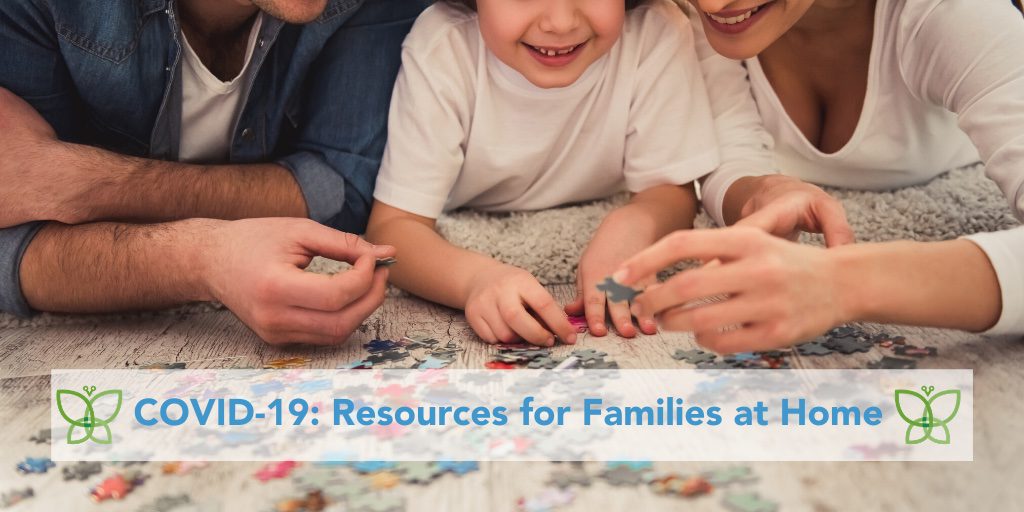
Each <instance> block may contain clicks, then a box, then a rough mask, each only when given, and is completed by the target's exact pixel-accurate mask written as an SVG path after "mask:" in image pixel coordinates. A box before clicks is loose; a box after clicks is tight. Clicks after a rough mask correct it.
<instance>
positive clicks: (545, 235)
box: [0, 165, 1019, 328]
mask: <svg viewBox="0 0 1024 512" xmlns="http://www.w3.org/2000/svg"><path fill="white" fill-rule="evenodd" d="M829 192H830V193H832V194H833V195H834V196H836V197H838V198H839V199H840V200H841V201H842V202H843V205H844V206H845V208H846V212H847V215H848V217H849V220H850V223H851V225H852V226H853V228H854V231H855V232H856V235H857V240H858V241H859V242H867V241H872V242H880V241H887V240H901V239H905V240H948V239H951V238H956V237H958V236H961V235H965V234H970V233H977V232H984V231H999V230H1003V229H1007V228H1010V227H1013V226H1017V225H1018V224H1019V222H1018V221H1017V219H1016V218H1015V217H1014V216H1013V213H1012V212H1011V211H1010V208H1009V206H1008V204H1007V201H1006V199H1005V198H1004V197H1003V195H1002V193H1001V192H1000V191H999V189H998V188H997V187H996V185H995V183H993V182H992V181H990V180H988V179H987V178H985V176H984V169H983V167H982V166H980V165H977V166H972V167H968V168H965V169H958V170H954V171H951V172H948V173H946V174H944V175H942V176H939V177H938V178H935V179H934V180H932V181H931V182H929V183H926V184H924V185H919V186H915V187H908V188H903V189H898V190H892V191H887V192H864V191H854V190H838V189H829ZM626 200H627V196H626V195H619V196H615V197H612V198H608V199H605V200H601V201H596V202H592V203H586V204H582V205H575V206H567V207H563V208H556V209H551V210H545V211H539V212H520V213H508V214H486V213H480V212H472V211H458V212H454V213H452V214H450V215H446V216H444V217H442V218H441V219H440V220H439V221H438V230H439V231H440V232H441V234H442V235H444V236H445V237H446V238H447V239H448V240H451V241H452V242H453V243H454V244H456V245H459V246H461V247H466V248H468V249H472V250H475V251H479V252H482V253H487V254H491V255H493V256H494V257H496V258H498V259H500V260H502V261H504V262H506V263H509V264H512V265H516V266H519V267H522V268H526V269H528V270H530V271H531V272H533V273H534V275H536V276H537V277H538V279H540V281H541V282H542V283H545V284H561V283H571V282H573V281H574V279H575V267H576V261H577V259H578V258H579V255H580V253H581V251H582V250H583V248H584V247H585V246H586V244H587V242H588V241H589V240H590V236H591V234H592V233H593V232H594V230H595V229H596V228H597V226H598V224H600V222H601V219H602V218H603V217H604V215H605V214H606V213H607V212H608V211H609V210H611V209H612V208H614V207H616V206H618V205H621V204H623V203H624V202H625V201H626ZM697 227H698V228H708V227H712V222H711V220H710V218H709V217H708V216H707V215H705V214H701V215H700V216H699V217H698V219H697ZM802 241H803V242H805V243H812V244H819V245H820V244H821V237H820V236H816V235H814V236H806V235H805V236H804V237H803V238H802ZM400 257H401V256H400V255H399V258H400ZM342 268H344V265H342V264H340V263H338V262H335V261H330V260H326V259H322V258H317V259H316V260H314V261H313V263H312V264H311V265H310V267H309V271H312V272H321V273H333V272H338V271H339V270H341V269H342ZM389 293H392V294H397V293H401V292H400V291H398V290H394V289H392V290H390V292H389ZM221 308H222V306H220V305H218V304H190V305H186V306H182V307H179V308H175V309H171V310H164V311H157V312H147V313H130V314H119V315H54V314H41V315H37V316H35V317H32V318H27V319H26V318H18V317H15V316H13V315H9V314H6V313H0V328H10V327H31V326H44V325H54V324H72V323H75V324H80V323H99V322H105V321H110V320H113V319H120V318H129V317H131V318H139V317H145V316H153V315H183V314H194V313H199V312H206V311H213V310H216V309H221Z"/></svg>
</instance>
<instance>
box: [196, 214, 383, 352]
mask: <svg viewBox="0 0 1024 512" xmlns="http://www.w3.org/2000/svg"><path fill="white" fill-rule="evenodd" d="M205 235H206V236H204V237H203V238H204V239H205V240H206V241H207V243H208V244H209V245H208V246H206V247H200V248H198V249H199V250H200V251H201V253H200V254H201V256H200V264H199V269H200V273H201V276H202V279H201V282H203V283H205V284H206V290H205V292H206V295H207V297H205V298H209V299H216V300H219V301H220V302H222V303H223V304H224V305H225V306H227V307H228V308H229V309H230V310H231V311H232V312H234V313H235V314H236V315H238V317H239V318H240V319H241V320H242V321H243V322H244V323H245V324H246V325H248V326H249V327H250V328H252V329H253V331H255V332H256V334H257V335H259V336H260V338H263V339H264V340H265V341H267V342H268V343H272V344H280V343H293V342H298V343H315V344H333V343H340V342H342V341H345V340H346V339H347V338H348V336H349V335H350V334H351V333H352V332H353V331H354V330H355V329H356V328H357V327H359V325H360V324H361V323H362V322H363V320H365V319H366V317H368V316H369V315H370V314H371V313H373V311H374V310H376V309H377V307H378V306H380V305H381V303H382V302H383V301H384V291H385V286H386V283H387V277H388V271H387V269H386V268H380V269H375V268H374V263H375V260H376V259H377V258H385V257H389V256H394V255H395V249H394V248H393V247H390V246H374V245H372V244H370V243H369V242H366V241H365V240H363V239H361V238H359V237H358V236H356V235H352V234H348V233H342V232H340V231H337V230H334V229H331V228H328V227H325V226H322V225H320V224H318V223H316V222H313V221H310V220H302V219H283V218H280V219H250V220H240V221H233V222H215V224H213V227H212V228H211V230H210V231H209V232H208V233H206V234H205ZM314 256H324V257H327V258H331V259H334V260H339V261H346V262H349V263H353V267H352V268H351V269H350V270H347V271H345V272H341V273H339V274H335V275H333V276H327V275H319V274H313V273H310V272H305V271H303V270H302V269H303V268H305V267H306V266H307V265H309V262H310V261H311V260H312V259H313V257H314Z"/></svg>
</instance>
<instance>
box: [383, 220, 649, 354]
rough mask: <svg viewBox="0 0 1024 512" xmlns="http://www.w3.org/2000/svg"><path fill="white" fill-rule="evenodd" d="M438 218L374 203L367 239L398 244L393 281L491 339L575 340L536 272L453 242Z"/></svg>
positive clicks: (546, 343) (547, 343)
mask: <svg viewBox="0 0 1024 512" xmlns="http://www.w3.org/2000/svg"><path fill="white" fill-rule="evenodd" d="M435 222H436V221H435V219H432V218H429V217H423V216H419V215H415V214H412V213H409V212H406V211H404V210H400V209H398V208H395V207H393V206H389V205H387V204H385V203H382V202H380V201H376V202H375V203H374V205H373V211H372V213H371V214H370V222H369V226H368V227H367V231H366V238H367V239H368V240H372V241H374V242H375V243H384V241H385V240H388V241H390V243H392V244H393V245H394V246H395V247H396V248H397V250H398V259H399V262H398V263H397V264H395V265H394V266H393V267H391V282H393V283H394V284H395V285H397V286H398V287H400V288H402V289H404V290H407V291H409V292H410V293H413V294H415V295H418V296H420V297H423V298H425V299H427V300H431V301H434V302H439V303H441V304H444V305H446V306H451V307H453V308H459V309H465V310H466V320H467V321H468V322H469V324H470V326H471V327H472V328H473V330H474V331H476V333H477V334H478V335H479V336H480V337H481V338H483V339H484V341H486V342H488V343H498V342H511V341H515V340H516V339H519V338H522V339H523V340H526V341H527V342H529V343H532V344H534V345H544V346H551V345H553V344H554V342H555V340H554V336H555V335H557V336H558V337H559V338H560V339H562V340H564V341H565V342H566V343H575V342H576V333H575V330H574V329H573V327H572V326H571V325H570V324H569V320H568V319H567V318H566V316H565V313H563V312H562V310H561V309H560V308H559V306H558V303H557V302H555V300H554V298H553V297H552V296H551V294H550V293H548V291H547V290H545V289H544V287H543V286H541V284H540V283H539V282H538V281H537V279H536V278H534V277H533V275H531V274H530V273H529V272H527V271H525V270H523V269H521V268H517V267H514V266H511V265H506V264H504V263H501V262H499V261H497V260H494V259H493V258H490V257H488V256H485V255H483V254H479V253H475V252H472V251H468V250H466V249H462V248H459V247H456V246H454V245H452V244H450V243H448V241H446V240H445V239H444V238H442V237H441V236H440V235H438V234H437V232H436V231H434V225H435ZM648 245H649V244H648ZM618 263H619V261H616V264H618ZM527 307H529V310H528V309H527ZM530 310H532V311H534V312H535V313H536V314H537V316H539V317H540V320H541V321H543V322H544V324H546V325H547V327H548V328H545V327H544V325H543V324H541V323H540V322H538V321H537V319H535V318H534V317H533V315H531V314H530V312H529V311H530ZM548 329H551V330H550V331H549V330H548ZM552 332H553V333H554V335H553V334H552Z"/></svg>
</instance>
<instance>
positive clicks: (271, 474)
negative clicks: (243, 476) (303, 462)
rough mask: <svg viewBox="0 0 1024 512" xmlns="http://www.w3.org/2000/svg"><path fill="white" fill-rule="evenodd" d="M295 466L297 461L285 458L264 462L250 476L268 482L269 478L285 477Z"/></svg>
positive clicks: (297, 464)
mask: <svg viewBox="0 0 1024 512" xmlns="http://www.w3.org/2000/svg"><path fill="white" fill-rule="evenodd" d="M297 467H299V463H298V462H294V461H290V460H286V461H283V462H271V463H268V464H265V465H264V466H263V467H261V468H260V469H259V470H257V471H256V472H255V473H253V475H252V476H253V478H255V479H257V480H259V481H260V482H268V481H270V480H276V479H278V478H285V477H287V476H288V475H290V474H291V473H292V471H294V470H295V468H297Z"/></svg>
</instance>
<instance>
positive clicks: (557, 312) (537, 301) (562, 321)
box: [523, 283, 576, 345]
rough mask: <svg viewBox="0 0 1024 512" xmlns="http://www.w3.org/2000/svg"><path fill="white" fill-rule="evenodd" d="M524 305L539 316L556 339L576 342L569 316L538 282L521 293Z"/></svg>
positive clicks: (574, 331) (570, 342) (571, 342)
mask: <svg viewBox="0 0 1024 512" xmlns="http://www.w3.org/2000/svg"><path fill="white" fill-rule="evenodd" d="M523 299H524V300H525V301H526V305H527V306H529V307H530V309H531V310H533V312H534V313H536V314H537V316H538V317H540V320H541V321H542V322H544V325H546V326H547V329H548V330H549V331H550V332H552V333H554V334H555V335H556V336H558V339H560V340H562V341H564V342H566V343H569V344H570V345H571V344H573V343H576V329H575V328H573V326H572V324H571V323H569V317H567V316H566V315H565V312H564V311H562V308H560V307H558V302H556V301H555V298H554V297H552V296H551V294H550V293H548V291H547V290H546V289H544V287H543V286H541V284H540V283H537V284H536V286H534V287H532V288H530V289H528V290H526V291H525V292H524V293H523Z"/></svg>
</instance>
